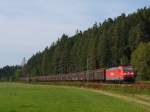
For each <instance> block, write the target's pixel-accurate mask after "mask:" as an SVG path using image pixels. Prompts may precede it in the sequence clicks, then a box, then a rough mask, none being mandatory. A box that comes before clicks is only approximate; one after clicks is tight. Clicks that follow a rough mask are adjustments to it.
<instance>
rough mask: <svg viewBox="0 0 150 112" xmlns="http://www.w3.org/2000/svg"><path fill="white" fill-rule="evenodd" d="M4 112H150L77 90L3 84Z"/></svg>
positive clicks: (0, 92) (1, 100) (0, 93)
mask: <svg viewBox="0 0 150 112" xmlns="http://www.w3.org/2000/svg"><path fill="white" fill-rule="evenodd" d="M0 112H148V110H145V108H144V107H143V106H142V105H138V104H135V103H133V102H127V101H124V100H122V99H119V98H115V97H111V96H106V95H103V94H100V93H98V92H94V91H90V90H88V89H80V88H75V87H65V86H51V85H30V84H19V83H0Z"/></svg>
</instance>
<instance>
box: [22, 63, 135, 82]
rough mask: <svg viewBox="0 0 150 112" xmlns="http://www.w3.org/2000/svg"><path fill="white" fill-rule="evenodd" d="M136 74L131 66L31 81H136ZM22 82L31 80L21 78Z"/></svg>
mask: <svg viewBox="0 0 150 112" xmlns="http://www.w3.org/2000/svg"><path fill="white" fill-rule="evenodd" d="M135 77H136V73H135V72H134V71H133V69H132V67H131V66H119V67H113V68H109V69H97V70H88V71H83V72H78V73H69V74H57V75H48V76H35V77H30V80H31V81H47V82H48V81H93V82H94V81H119V82H121V81H125V82H126V81H134V80H135ZM20 80H29V78H27V77H26V78H21V79H20Z"/></svg>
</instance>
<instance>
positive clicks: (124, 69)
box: [123, 67, 133, 72]
mask: <svg viewBox="0 0 150 112" xmlns="http://www.w3.org/2000/svg"><path fill="white" fill-rule="evenodd" d="M123 71H125V72H132V71H133V68H132V67H125V68H123Z"/></svg>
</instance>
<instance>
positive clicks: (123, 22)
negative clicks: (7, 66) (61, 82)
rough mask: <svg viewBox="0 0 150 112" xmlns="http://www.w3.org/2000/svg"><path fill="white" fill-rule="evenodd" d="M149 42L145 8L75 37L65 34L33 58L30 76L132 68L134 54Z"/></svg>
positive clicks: (149, 24) (149, 18)
mask: <svg viewBox="0 0 150 112" xmlns="http://www.w3.org/2000/svg"><path fill="white" fill-rule="evenodd" d="M149 41H150V8H146V7H145V8H143V9H139V10H138V11H137V12H135V13H133V14H129V15H125V14H122V15H120V16H118V17H116V18H115V19H111V18H108V19H107V20H105V21H104V22H103V23H95V24H94V25H93V27H92V28H89V29H87V30H86V31H84V32H82V31H77V32H76V34H75V35H74V36H72V37H69V36H68V35H65V34H63V35H62V37H61V38H60V39H58V41H57V42H55V43H53V44H52V45H51V46H50V47H46V48H45V50H44V51H43V52H38V53H36V54H35V55H33V56H32V57H31V58H30V59H29V60H28V62H27V64H26V66H25V68H26V70H27V74H28V75H30V76H36V75H51V74H63V73H70V72H79V71H84V70H87V69H89V70H90V69H97V68H107V67H112V66H118V65H130V64H131V55H132V53H133V51H135V50H136V48H137V47H138V46H139V44H140V43H141V42H143V43H148V42H149ZM133 57H134V56H133ZM147 66H148V67H150V64H149V65H147ZM149 75H150V74H149ZM148 78H149V79H150V77H148ZM148 78H147V79H148Z"/></svg>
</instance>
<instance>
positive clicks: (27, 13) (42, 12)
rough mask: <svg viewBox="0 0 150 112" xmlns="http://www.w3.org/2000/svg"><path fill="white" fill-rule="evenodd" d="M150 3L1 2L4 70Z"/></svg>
mask: <svg viewBox="0 0 150 112" xmlns="http://www.w3.org/2000/svg"><path fill="white" fill-rule="evenodd" d="M144 6H147V7H149V6H150V0H0V67H3V66H6V65H16V64H21V62H22V59H23V57H26V59H29V58H30V57H31V56H32V55H33V54H35V53H36V52H38V51H42V50H44V48H45V47H46V46H50V45H51V43H52V42H55V41H56V40H57V39H58V38H60V37H61V35H62V34H63V33H65V34H67V35H69V36H71V35H73V34H75V32H76V30H77V29H78V30H82V31H84V30H86V29H88V28H89V27H91V26H92V25H93V24H94V23H95V22H97V23H99V22H103V21H104V20H105V19H107V18H114V17H116V16H119V15H120V14H121V13H126V14H129V13H133V12H135V11H136V10H137V9H139V8H143V7H144Z"/></svg>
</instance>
